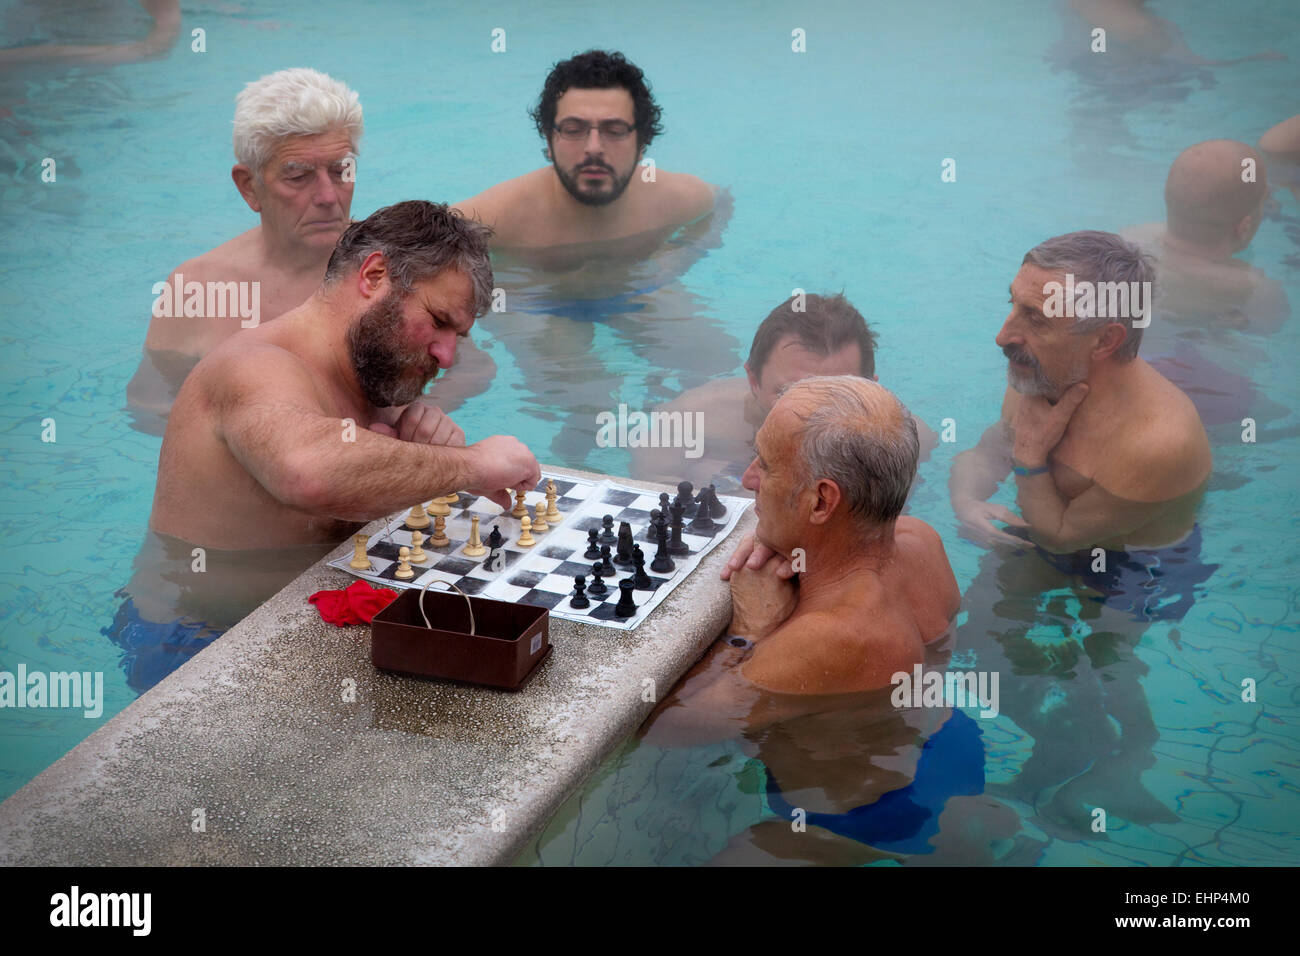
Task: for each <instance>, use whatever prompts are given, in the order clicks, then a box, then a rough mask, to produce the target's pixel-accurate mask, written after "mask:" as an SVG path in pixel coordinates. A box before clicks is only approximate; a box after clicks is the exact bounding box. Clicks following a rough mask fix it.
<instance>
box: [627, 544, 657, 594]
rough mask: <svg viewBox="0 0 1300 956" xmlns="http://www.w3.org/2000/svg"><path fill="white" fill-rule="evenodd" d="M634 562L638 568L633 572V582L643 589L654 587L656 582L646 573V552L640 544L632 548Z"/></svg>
mask: <svg viewBox="0 0 1300 956" xmlns="http://www.w3.org/2000/svg"><path fill="white" fill-rule="evenodd" d="M632 563H633V564H634V565H635V566H636V570H635V571H633V572H632V583H633V584H634V585H635V586H636V587H638V588H640V589H642V590H646V589H648V588H653V587H654V582H653V581H652V580H650V575H648V574H646V573H645V552H644V551H642V550H641V546H640V545H637V546H636V547H635V548H633V549H632Z"/></svg>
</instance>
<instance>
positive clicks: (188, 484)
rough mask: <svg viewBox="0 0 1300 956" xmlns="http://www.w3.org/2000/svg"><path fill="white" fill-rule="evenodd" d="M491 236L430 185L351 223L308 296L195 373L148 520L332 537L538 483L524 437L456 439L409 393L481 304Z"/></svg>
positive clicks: (229, 538)
mask: <svg viewBox="0 0 1300 956" xmlns="http://www.w3.org/2000/svg"><path fill="white" fill-rule="evenodd" d="M486 243H487V230H486V229H485V228H483V227H482V226H480V225H478V224H477V223H473V222H470V221H469V220H466V219H464V218H462V217H460V216H458V215H455V214H452V213H450V212H449V210H448V209H447V207H445V206H440V205H435V204H433V203H427V202H422V201H412V202H404V203H398V204H397V205H395V206H389V207H386V208H384V209H380V210H379V211H378V212H376V213H374V214H373V215H372V216H370V217H369V218H368V219H366V220H364V221H363V222H359V223H355V224H353V225H352V226H351V227H349V229H348V230H347V232H345V233H344V235H343V237H342V238H341V239H340V240H339V244H338V247H337V248H336V249H335V251H334V254H333V256H331V258H330V261H329V266H328V268H327V271H326V273H325V282H324V283H323V284H322V285H321V286H320V287H319V288H318V289H317V291H316V293H315V294H314V295H313V296H312V297H311V298H310V299H308V300H307V302H305V303H303V305H301V306H299V307H298V308H296V309H293V310H292V311H290V312H288V313H287V314H285V315H284V316H283V317H282V318H281V319H280V320H279V321H277V322H274V323H271V324H268V325H266V326H264V327H261V328H257V329H250V330H249V331H248V332H247V333H246V334H244V335H240V336H238V337H236V338H234V339H231V340H229V341H227V342H225V343H223V344H222V345H221V346H219V347H218V348H216V349H214V350H213V351H212V352H211V353H210V354H209V355H208V356H207V358H205V359H204V360H203V361H202V362H200V363H199V365H198V367H197V368H195V370H194V372H193V374H192V375H191V376H190V377H189V379H187V380H186V382H185V385H184V386H183V387H182V389H181V394H180V395H179V396H178V397H177V399H176V407H175V408H174V409H173V412H172V417H171V421H169V422H168V425H167V434H166V436H165V437H164V439H163V446H162V452H161V455H160V458H159V463H158V485H157V489H156V491H155V494H154V506H153V514H152V516H151V518H150V527H151V528H152V529H153V530H155V531H158V532H162V533H165V534H170V535H173V536H175V537H178V538H183V539H185V540H187V541H190V542H193V543H195V544H199V545H206V546H210V547H214V548H222V549H240V548H262V547H270V548H274V547H288V546H293V545H302V544H314V543H320V542H326V543H327V542H338V541H339V540H341V539H342V538H343V537H344V536H345V535H346V534H348V533H349V532H350V531H352V530H355V527H356V525H357V524H358V523H360V522H364V521H368V520H370V519H372V518H376V517H379V516H380V515H385V514H390V513H392V512H394V511H397V510H399V509H401V508H403V507H410V506H411V505H412V504H413V503H415V502H417V501H428V500H429V499H430V498H433V497H435V496H438V495H445V494H447V493H449V492H452V491H457V490H460V489H464V488H470V489H481V492H480V493H482V494H486V495H488V496H489V497H491V498H492V499H493V500H494V501H496V502H497V503H499V504H501V505H502V506H503V507H506V506H508V505H509V503H510V498H509V497H508V496H507V495H506V492H505V489H507V488H512V487H519V486H521V484H527V485H528V487H531V486H532V485H533V484H536V483H537V482H538V481H539V480H540V479H541V473H540V471H539V469H538V466H537V462H536V460H535V459H534V458H533V456H532V454H531V453H529V451H528V449H527V448H525V447H524V446H523V445H522V444H521V443H520V442H518V441H517V440H515V439H514V438H509V437H505V436H493V437H491V438H486V439H484V440H483V441H481V442H478V443H477V444H475V445H471V446H469V447H468V448H466V447H463V446H464V436H463V434H462V433H461V432H460V429H458V428H456V427H455V425H454V424H452V423H451V421H450V419H448V418H446V416H444V415H443V414H442V413H441V412H440V411H439V410H438V409H436V408H433V407H432V406H429V405H425V404H422V403H418V402H416V399H417V398H418V397H419V395H420V393H421V392H422V391H423V389H424V386H425V385H426V384H427V383H428V382H429V380H430V379H432V378H433V377H434V376H435V375H437V373H438V370H439V369H441V368H447V367H449V366H451V365H452V363H453V362H454V361H455V357H456V344H457V339H458V338H463V337H465V336H466V335H468V334H469V330H470V327H471V326H472V325H473V324H474V319H475V318H476V317H477V316H478V315H481V314H482V312H483V311H484V310H485V309H486V308H487V305H488V303H489V301H490V296H491V289H492V268H491V266H490V264H489V263H488V259H487V245H486ZM350 424H355V426H356V428H355V430H353V429H350V428H349V425H350ZM353 431H355V434H353Z"/></svg>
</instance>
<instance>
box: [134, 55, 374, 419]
mask: <svg viewBox="0 0 1300 956" xmlns="http://www.w3.org/2000/svg"><path fill="white" fill-rule="evenodd" d="M234 127H235V128H234V148H235V159H236V162H235V166H234V167H233V168H232V169H231V171H230V177H231V179H233V180H234V183H235V188H236V189H237V190H238V191H239V195H240V196H241V197H242V198H243V200H244V202H246V203H247V204H248V207H249V208H250V209H252V210H253V212H255V213H257V214H258V216H259V217H260V219H261V221H260V223H259V224H258V225H256V226H254V227H253V228H252V229H250V230H248V231H247V232H244V233H241V234H240V235H238V236H236V237H235V238H234V239H231V240H230V241H228V242H225V243H222V244H221V245H219V246H217V247H216V248H215V249H211V250H209V251H207V252H205V253H202V254H201V255H199V256H197V257H195V258H193V259H189V260H187V261H186V262H183V263H182V264H181V265H179V266H177V267H176V269H175V270H173V271H172V273H171V274H170V275H169V276H168V277H167V279H166V282H165V283H159V284H158V285H156V286H155V287H154V294H155V298H154V304H153V308H152V318H151V320H150V322H149V331H148V333H147V334H146V336H145V343H144V357H143V359H142V360H141V363H140V367H139V369H138V370H137V372H136V374H135V377H134V378H133V379H132V380H131V383H130V384H129V385H128V386H127V401H128V404H129V406H130V407H131V409H132V411H133V412H134V413H135V414H136V417H137V423H136V427H138V428H140V429H141V430H143V431H150V432H157V433H161V431H162V427H163V426H164V425H165V419H166V416H167V413H168V410H169V409H170V407H171V403H172V401H173V400H174V398H175V397H176V393H177V392H178V391H179V390H180V386H181V383H182V382H183V381H184V380H185V376H187V375H188V374H189V373H190V370H191V369H193V368H194V366H195V364H196V363H197V362H198V361H199V359H201V358H203V356H204V355H206V354H207V353H208V352H209V351H210V350H211V349H212V348H214V347H215V346H216V345H217V344H218V343H220V342H222V341H223V340H225V339H226V338H228V337H229V336H231V335H234V334H235V333H236V332H238V331H239V330H240V329H241V328H244V329H248V328H254V327H256V326H257V325H259V324H261V323H262V322H265V321H269V320H271V319H274V318H275V317H276V316H279V315H281V314H282V313H284V312H287V311H289V310H290V309H292V308H294V307H295V306H298V305H301V304H302V303H303V302H304V301H305V300H306V299H307V297H308V296H310V295H311V294H312V292H313V291H315V289H316V287H317V286H318V285H320V281H321V277H322V276H323V275H324V273H325V264H326V262H328V261H329V257H330V253H331V252H332V251H333V250H334V244H335V243H336V242H337V241H338V239H339V236H341V235H342V234H343V230H344V229H346V228H347V227H348V223H349V222H350V218H349V214H350V210H351V207H352V190H353V187H354V185H355V172H356V156H357V148H358V144H359V143H360V141H361V133H362V116H361V103H360V101H359V99H358V97H357V94H356V93H355V92H353V91H352V90H351V89H349V88H348V87H347V86H346V85H345V84H343V83H341V82H339V81H338V80H335V79H332V78H331V77H329V76H326V75H325V74H324V73H320V72H317V71H316V70H309V69H292V70H281V71H280V72H278V73H272V74H270V75H268V76H264V77H262V78H261V79H259V80H256V81H255V82H252V83H249V84H248V85H247V86H246V87H244V89H243V91H242V92H241V93H240V94H239V95H238V96H237V97H236V98H235V123H234ZM173 289H174V290H175V293H174V294H173V292H172V290H173ZM231 290H233V292H234V295H233V296H232V295H231V294H230V291H231ZM214 291H215V294H214ZM164 292H165V293H166V294H165V296H164V295H162V294H161V293H164Z"/></svg>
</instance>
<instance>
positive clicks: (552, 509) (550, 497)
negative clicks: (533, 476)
mask: <svg viewBox="0 0 1300 956" xmlns="http://www.w3.org/2000/svg"><path fill="white" fill-rule="evenodd" d="M558 497H559V495H557V494H556V493H555V479H554V478H547V479H546V520H547V521H549V522H550V523H551V524H555V523H556V521H557V520H558V519H559V517H560V509H559V508H557V507H556V506H555V499H556V498H558Z"/></svg>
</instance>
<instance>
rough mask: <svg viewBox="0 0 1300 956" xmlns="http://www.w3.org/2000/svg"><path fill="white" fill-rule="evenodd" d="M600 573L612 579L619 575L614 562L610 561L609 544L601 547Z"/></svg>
mask: <svg viewBox="0 0 1300 956" xmlns="http://www.w3.org/2000/svg"><path fill="white" fill-rule="evenodd" d="M600 573H601V574H603V575H605V577H607V578H612V577H613V576H614V575H616V574H618V571H617V570H616V569H615V568H614V562H613V561H611V560H610V559H609V545H607V544H602V545H601V546H600Z"/></svg>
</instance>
